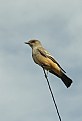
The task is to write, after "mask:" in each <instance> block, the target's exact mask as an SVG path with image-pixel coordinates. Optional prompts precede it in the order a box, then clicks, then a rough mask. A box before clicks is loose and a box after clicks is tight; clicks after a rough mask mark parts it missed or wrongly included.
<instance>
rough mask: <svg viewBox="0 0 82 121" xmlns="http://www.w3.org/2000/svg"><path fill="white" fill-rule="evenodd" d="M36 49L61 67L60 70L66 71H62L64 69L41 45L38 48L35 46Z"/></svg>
mask: <svg viewBox="0 0 82 121" xmlns="http://www.w3.org/2000/svg"><path fill="white" fill-rule="evenodd" d="M37 50H38V51H39V52H40V54H41V55H43V56H45V57H47V58H49V59H51V60H52V61H53V62H54V63H56V64H57V65H58V66H59V67H60V68H61V70H62V71H63V72H64V73H66V72H65V71H64V69H63V68H62V67H61V66H60V65H59V64H58V62H57V61H56V60H55V59H54V57H53V56H51V54H50V53H49V52H48V51H46V50H45V49H44V48H43V47H39V48H37Z"/></svg>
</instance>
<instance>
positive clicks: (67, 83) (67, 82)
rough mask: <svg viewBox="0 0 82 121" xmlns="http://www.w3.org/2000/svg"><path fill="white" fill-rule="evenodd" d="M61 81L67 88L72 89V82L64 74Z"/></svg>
mask: <svg viewBox="0 0 82 121" xmlns="http://www.w3.org/2000/svg"><path fill="white" fill-rule="evenodd" d="M61 80H62V81H63V83H64V84H65V85H66V87H67V88H68V87H70V85H71V83H72V80H71V79H70V78H69V77H67V76H66V75H65V74H64V73H63V74H62V77H61Z"/></svg>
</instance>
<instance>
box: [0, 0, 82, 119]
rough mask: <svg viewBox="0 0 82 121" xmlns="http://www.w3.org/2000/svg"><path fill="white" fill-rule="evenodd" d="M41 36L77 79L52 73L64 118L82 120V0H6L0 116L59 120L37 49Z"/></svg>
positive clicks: (2, 3)
mask: <svg viewBox="0 0 82 121" xmlns="http://www.w3.org/2000/svg"><path fill="white" fill-rule="evenodd" d="M29 39H39V40H40V41H41V42H42V44H43V46H44V47H45V48H46V49H47V50H48V51H49V52H50V53H51V54H52V55H53V56H54V57H55V58H56V60H57V61H58V62H59V64H60V65H61V66H62V67H63V68H64V70H65V71H66V72H67V75H68V76H69V77H70V78H72V80H73V84H72V86H71V87H70V88H68V89H67V88H66V87H65V86H64V84H63V83H62V81H61V80H60V79H58V78H57V77H55V76H54V75H52V74H49V75H48V78H49V81H50V84H51V87H52V90H53V93H54V95H55V98H56V102H57V104H58V108H59V112H60V115H61V117H62V121H82V0H0V121H58V120H59V119H58V116H57V113H56V110H55V108H54V104H53V102H52V99H51V95H50V92H49V90H48V86H47V83H46V80H45V77H44V74H43V71H42V69H41V67H39V66H37V65H36V64H34V62H33V60H32V57H31V48H30V47H29V46H27V45H25V44H24V42H25V41H28V40H29Z"/></svg>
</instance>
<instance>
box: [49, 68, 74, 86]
mask: <svg viewBox="0 0 82 121" xmlns="http://www.w3.org/2000/svg"><path fill="white" fill-rule="evenodd" d="M49 72H50V73H52V74H54V75H56V76H57V77H59V78H61V80H62V81H63V83H64V84H65V86H66V87H67V88H68V87H70V86H71V83H72V80H71V79H70V78H69V77H67V76H66V75H65V74H64V73H63V72H62V76H59V75H57V74H56V73H55V72H54V71H52V70H50V71H49Z"/></svg>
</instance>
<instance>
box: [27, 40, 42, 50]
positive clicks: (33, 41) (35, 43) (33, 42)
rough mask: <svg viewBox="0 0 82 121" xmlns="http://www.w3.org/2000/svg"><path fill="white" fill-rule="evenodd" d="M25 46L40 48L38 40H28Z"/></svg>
mask: <svg viewBox="0 0 82 121" xmlns="http://www.w3.org/2000/svg"><path fill="white" fill-rule="evenodd" d="M25 44H28V45H29V46H30V47H31V48H33V47H37V46H41V42H40V41H39V40H30V41H28V42H25Z"/></svg>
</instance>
